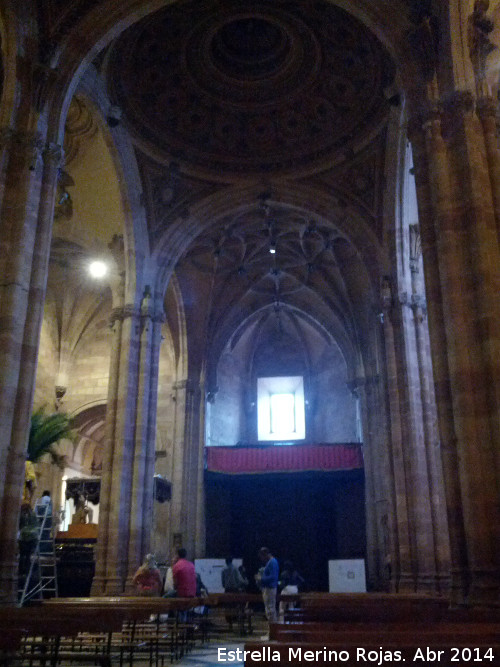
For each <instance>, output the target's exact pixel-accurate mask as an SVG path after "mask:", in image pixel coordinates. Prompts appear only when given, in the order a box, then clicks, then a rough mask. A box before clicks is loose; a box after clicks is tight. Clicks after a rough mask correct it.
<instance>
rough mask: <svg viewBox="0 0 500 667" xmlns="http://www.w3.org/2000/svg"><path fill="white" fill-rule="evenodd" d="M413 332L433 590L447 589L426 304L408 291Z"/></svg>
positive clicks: (447, 565) (447, 563) (445, 535)
mask: <svg viewBox="0 0 500 667" xmlns="http://www.w3.org/2000/svg"><path fill="white" fill-rule="evenodd" d="M411 307H412V310H413V317H414V324H415V336H416V343H417V359H418V374H419V386H420V402H421V406H422V424H423V435H424V445H425V460H426V474H427V480H428V485H429V500H430V518H431V523H430V526H429V529H430V530H431V531H432V536H433V548H434V569H435V574H434V579H435V581H434V583H435V588H434V590H435V591H436V592H437V593H448V591H449V586H450V575H449V569H450V549H449V534H448V525H447V521H446V505H445V499H444V490H443V489H444V482H443V474H442V464H441V456H440V450H439V434H438V432H437V424H436V419H435V411H436V410H435V397H434V392H433V390H432V389H433V386H432V369H431V367H430V363H429V362H430V349H429V343H428V330H427V326H426V315H427V312H426V307H425V301H424V299H423V297H419V296H418V295H416V294H413V295H412V299H411Z"/></svg>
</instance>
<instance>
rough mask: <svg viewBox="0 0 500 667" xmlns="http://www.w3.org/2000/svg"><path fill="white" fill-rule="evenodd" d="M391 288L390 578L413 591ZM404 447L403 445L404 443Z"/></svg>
mask: <svg viewBox="0 0 500 667" xmlns="http://www.w3.org/2000/svg"><path fill="white" fill-rule="evenodd" d="M392 306H393V303H392V294H391V287H390V284H389V282H388V281H387V280H384V281H383V285H382V308H383V312H382V317H383V331H384V343H385V365H386V373H387V393H388V401H389V424H390V427H389V448H390V454H389V459H390V479H391V482H392V494H393V498H394V512H395V521H394V526H393V527H392V529H393V531H394V534H393V537H392V540H391V541H392V543H393V544H394V546H395V554H394V555H395V557H396V559H395V561H394V562H393V563H392V569H393V572H392V576H393V577H394V582H395V586H396V590H397V591H400V592H404V591H413V590H414V580H415V573H414V566H413V563H412V552H413V547H414V545H413V544H412V541H411V540H412V535H411V533H410V514H409V503H410V489H409V488H408V487H407V482H406V474H407V471H406V465H405V454H404V443H403V435H404V434H403V423H402V414H401V388H400V386H399V369H398V363H397V359H396V341H395V333H394V326H393V315H394V313H393V311H392ZM405 444H406V443H405Z"/></svg>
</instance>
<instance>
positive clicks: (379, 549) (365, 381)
mask: <svg viewBox="0 0 500 667" xmlns="http://www.w3.org/2000/svg"><path fill="white" fill-rule="evenodd" d="M377 382H378V378H357V379H356V380H354V381H353V382H351V383H349V386H350V388H351V390H352V391H353V392H354V394H355V395H356V396H357V398H358V399H359V401H360V405H361V421H362V427H363V459H364V467H365V505H366V558H367V587H368V590H374V591H380V590H389V585H390V580H389V578H390V576H389V575H390V573H389V569H388V563H389V559H390V553H391V549H390V545H389V543H388V542H387V541H385V540H386V538H388V534H387V531H386V532H385V533H384V522H387V521H388V515H387V509H386V505H387V500H386V497H385V494H386V493H387V489H386V484H384V483H383V481H382V480H384V479H386V478H385V473H386V472H387V466H385V465H384V462H385V459H386V457H385V458H384V456H383V455H382V456H381V454H382V452H381V451H380V447H379V446H378V445H379V444H380V443H379V442H378V436H379V431H380V429H379V425H378V418H379V416H380V408H381V407H382V413H383V406H380V405H378V406H377V407H375V406H376V404H377V400H376V399H375V398H374V394H375V393H376V387H375V386H374V385H376V384H377ZM384 516H385V519H384Z"/></svg>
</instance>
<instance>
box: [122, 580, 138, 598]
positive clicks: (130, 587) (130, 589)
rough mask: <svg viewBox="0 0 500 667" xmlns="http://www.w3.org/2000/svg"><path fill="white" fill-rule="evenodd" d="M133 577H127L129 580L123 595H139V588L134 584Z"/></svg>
mask: <svg viewBox="0 0 500 667" xmlns="http://www.w3.org/2000/svg"><path fill="white" fill-rule="evenodd" d="M132 579H133V577H128V578H127V581H126V582H125V588H124V590H123V595H128V596H130V595H132V596H134V595H137V589H136V587H135V586H134V584H133V583H132Z"/></svg>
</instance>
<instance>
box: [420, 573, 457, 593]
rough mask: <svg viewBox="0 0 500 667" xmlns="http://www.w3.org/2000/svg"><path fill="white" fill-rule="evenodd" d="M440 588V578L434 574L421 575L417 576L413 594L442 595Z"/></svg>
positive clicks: (441, 582) (441, 583) (441, 584)
mask: <svg viewBox="0 0 500 667" xmlns="http://www.w3.org/2000/svg"><path fill="white" fill-rule="evenodd" d="M448 579H449V577H448ZM448 585H449V583H448ZM442 586H443V581H442V576H440V575H438V574H436V573H435V572H431V573H421V574H418V575H417V580H416V586H415V592H416V593H427V594H429V595H443V590H442Z"/></svg>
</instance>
